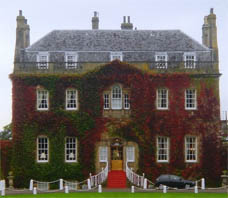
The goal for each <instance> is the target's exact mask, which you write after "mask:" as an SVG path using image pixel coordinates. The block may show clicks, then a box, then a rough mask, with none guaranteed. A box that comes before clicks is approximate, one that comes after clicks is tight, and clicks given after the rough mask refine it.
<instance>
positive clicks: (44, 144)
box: [37, 137, 48, 162]
mask: <svg viewBox="0 0 228 198" xmlns="http://www.w3.org/2000/svg"><path fill="white" fill-rule="evenodd" d="M37 157H38V162H47V161H48V139H47V137H38V140H37Z"/></svg>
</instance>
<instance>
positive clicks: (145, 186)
mask: <svg viewBox="0 0 228 198" xmlns="http://www.w3.org/2000/svg"><path fill="white" fill-rule="evenodd" d="M143 189H147V179H146V178H145V179H144V184H143Z"/></svg>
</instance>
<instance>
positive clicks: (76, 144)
mask: <svg viewBox="0 0 228 198" xmlns="http://www.w3.org/2000/svg"><path fill="white" fill-rule="evenodd" d="M67 139H75V147H74V148H67V144H68V142H67ZM70 143H72V142H70ZM68 150H74V151H75V159H74V160H69V159H67V155H68V154H67V151H68ZM77 153H78V139H77V138H76V137H65V151H64V155H65V162H66V163H74V162H78V155H77Z"/></svg>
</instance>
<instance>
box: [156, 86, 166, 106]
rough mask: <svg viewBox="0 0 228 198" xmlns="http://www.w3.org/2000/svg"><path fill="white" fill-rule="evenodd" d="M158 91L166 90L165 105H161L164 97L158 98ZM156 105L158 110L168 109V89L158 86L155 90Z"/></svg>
mask: <svg viewBox="0 0 228 198" xmlns="http://www.w3.org/2000/svg"><path fill="white" fill-rule="evenodd" d="M159 91H166V98H165V101H166V107H161V105H162V100H163V99H164V98H160V96H161V94H159ZM156 106H157V109H158V110H167V109H169V90H168V89H165V88H159V89H157V90H156Z"/></svg>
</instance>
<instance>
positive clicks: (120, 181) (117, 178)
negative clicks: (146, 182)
mask: <svg viewBox="0 0 228 198" xmlns="http://www.w3.org/2000/svg"><path fill="white" fill-rule="evenodd" d="M126 182H127V181H126V173H125V172H124V171H119V170H114V171H110V172H109V173H108V186H107V187H108V188H126Z"/></svg>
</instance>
